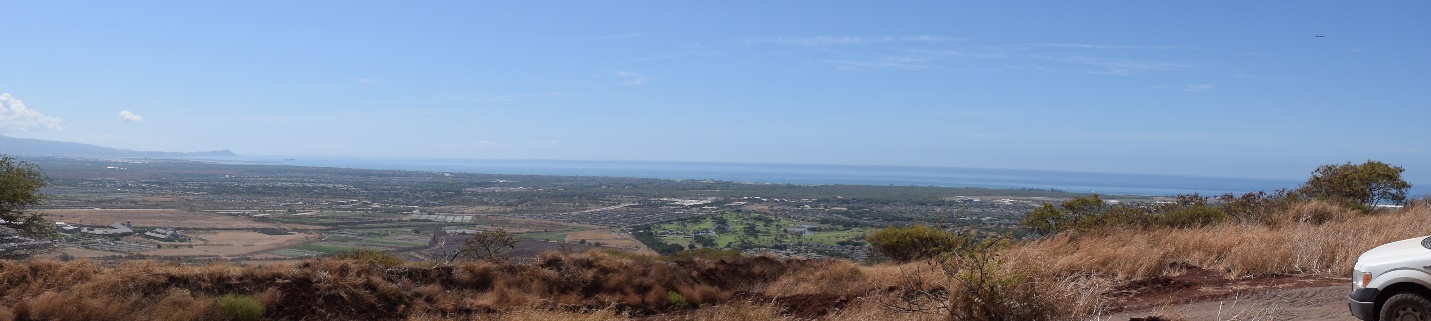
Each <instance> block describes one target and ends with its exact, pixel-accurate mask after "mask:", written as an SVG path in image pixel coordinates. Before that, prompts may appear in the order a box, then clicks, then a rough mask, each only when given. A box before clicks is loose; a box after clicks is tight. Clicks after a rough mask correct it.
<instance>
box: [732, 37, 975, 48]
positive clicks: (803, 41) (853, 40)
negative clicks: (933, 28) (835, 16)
mask: <svg viewBox="0 0 1431 321" xmlns="http://www.w3.org/2000/svg"><path fill="white" fill-rule="evenodd" d="M963 40H964V39H962V38H952V37H945V36H933V35H915V36H883V37H852V36H814V37H771V38H752V39H747V41H749V42H768V43H778V44H787V45H797V46H811V47H815V46H834V45H866V44H873V43H879V42H900V41H905V42H948V41H963Z"/></svg>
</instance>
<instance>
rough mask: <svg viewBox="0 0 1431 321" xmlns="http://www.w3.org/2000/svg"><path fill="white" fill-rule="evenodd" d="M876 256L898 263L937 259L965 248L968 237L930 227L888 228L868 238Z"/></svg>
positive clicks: (968, 240) (866, 238) (871, 234)
mask: <svg viewBox="0 0 1431 321" xmlns="http://www.w3.org/2000/svg"><path fill="white" fill-rule="evenodd" d="M865 240H866V241H868V242H869V243H870V247H871V249H872V250H874V251H875V252H876V253H879V254H880V255H884V256H885V257H888V258H890V259H892V260H895V261H898V262H909V261H913V260H919V259H927V258H934V257H938V256H939V255H943V254H947V253H950V252H956V251H958V250H961V249H963V248H964V247H965V246H966V245H967V244H968V243H969V242H970V238H969V237H968V236H964V235H960V234H955V233H950V232H947V231H944V230H940V229H936V228H933V227H929V226H927V225H910V226H906V227H893V226H891V227H886V228H884V229H881V230H878V231H875V232H874V233H870V234H869V235H868V236H865Z"/></svg>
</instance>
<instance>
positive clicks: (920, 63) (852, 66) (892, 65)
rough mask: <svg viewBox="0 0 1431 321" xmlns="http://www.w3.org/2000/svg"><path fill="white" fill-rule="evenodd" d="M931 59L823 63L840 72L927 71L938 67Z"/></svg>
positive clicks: (901, 57)
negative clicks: (870, 70)
mask: <svg viewBox="0 0 1431 321" xmlns="http://www.w3.org/2000/svg"><path fill="white" fill-rule="evenodd" d="M931 60H932V59H931V58H929V57H919V56H885V57H878V58H875V59H870V60H840V59H826V60H822V62H825V63H829V64H831V65H834V66H835V68H838V69H840V70H868V69H894V70H925V69H929V68H934V67H937V66H936V65H933V64H931V63H930V62H931Z"/></svg>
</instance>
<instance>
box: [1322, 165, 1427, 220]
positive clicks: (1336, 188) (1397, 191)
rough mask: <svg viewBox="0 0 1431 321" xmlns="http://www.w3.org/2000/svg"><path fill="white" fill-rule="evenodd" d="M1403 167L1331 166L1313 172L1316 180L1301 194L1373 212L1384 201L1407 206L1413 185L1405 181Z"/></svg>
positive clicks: (1323, 166)
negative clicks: (1408, 194)
mask: <svg viewBox="0 0 1431 321" xmlns="http://www.w3.org/2000/svg"><path fill="white" fill-rule="evenodd" d="M1402 171H1404V169H1402V168H1401V166H1391V165H1389V164H1386V163H1382V162H1378V161H1374V160H1368V161H1366V163H1362V164H1360V165H1352V163H1351V162H1347V163H1345V164H1341V165H1336V164H1327V165H1322V166H1318V167H1317V169H1316V170H1314V171H1312V177H1311V178H1308V179H1307V182H1306V183H1304V184H1302V187H1301V188H1298V189H1297V191H1298V192H1300V193H1302V194H1305V195H1307V196H1311V197H1313V198H1317V199H1324V200H1330V201H1334V202H1342V203H1347V204H1349V205H1355V206H1359V207H1361V208H1362V209H1367V210H1369V209H1371V208H1372V207H1375V206H1376V205H1377V204H1379V203H1381V202H1382V201H1386V202H1389V203H1391V204H1402V203H1405V202H1406V190H1407V189H1409V188H1411V183H1407V182H1406V181H1405V180H1402V179H1401V172H1402Z"/></svg>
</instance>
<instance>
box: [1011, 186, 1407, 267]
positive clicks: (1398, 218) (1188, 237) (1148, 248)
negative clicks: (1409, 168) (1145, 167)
mask: <svg viewBox="0 0 1431 321" xmlns="http://www.w3.org/2000/svg"><path fill="white" fill-rule="evenodd" d="M1277 215H1279V217H1280V218H1279V219H1278V222H1280V223H1279V224H1255V223H1226V224H1221V225H1215V226H1210V227H1204V228H1190V229H1150V230H1123V229H1108V230H1097V231H1093V232H1090V233H1085V234H1080V235H1069V234H1063V235H1057V236H1053V237H1049V238H1046V239H1043V240H1037V241H1031V242H1027V243H1023V244H1021V245H1020V246H1016V247H1014V248H1011V249H1009V250H1008V251H1007V253H1008V255H1009V256H1010V257H1011V259H1012V260H1013V261H1015V262H1019V263H1017V264H1022V265H1037V266H1041V267H1043V268H1044V269H1046V270H1049V271H1050V272H1052V273H1053V274H1056V275H1080V274H1096V275H1100V276H1108V277H1113V278H1116V279H1122V280H1127V279H1137V278H1145V277H1151V276H1157V275H1163V274H1168V273H1177V272H1180V271H1178V269H1179V268H1178V267H1176V266H1173V265H1172V263H1187V264H1191V265H1194V266H1198V267H1202V268H1205V269H1210V270H1214V271H1223V272H1225V273H1227V275H1228V276H1229V277H1246V276H1256V275H1270V274H1299V273H1306V274H1332V275H1341V274H1345V273H1350V271H1351V266H1352V264H1353V263H1355V261H1356V258H1357V256H1359V255H1360V254H1361V253H1362V252H1364V251H1366V250H1369V249H1371V248H1373V247H1376V246H1378V245H1381V244H1385V243H1387V242H1391V241H1397V240H1403V239H1408V238H1413V237H1419V236H1426V235H1427V234H1431V221H1427V220H1425V219H1424V218H1425V217H1427V216H1428V215H1431V208H1428V207H1425V206H1416V207H1410V208H1407V209H1403V210H1394V211H1384V212H1380V213H1376V214H1372V215H1362V214H1357V213H1355V212H1353V211H1352V210H1348V209H1343V208H1339V207H1336V206H1333V205H1330V204H1327V203H1323V202H1307V203H1301V204H1297V205H1294V206H1293V207H1292V208H1291V209H1290V210H1289V211H1286V212H1283V213H1278V214H1277Z"/></svg>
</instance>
